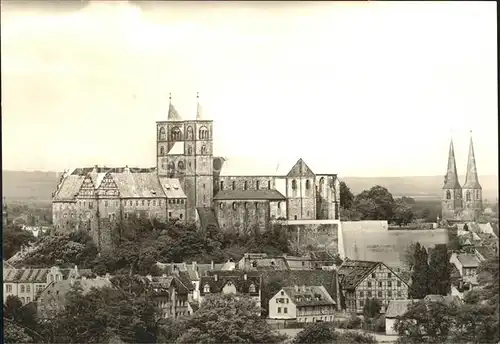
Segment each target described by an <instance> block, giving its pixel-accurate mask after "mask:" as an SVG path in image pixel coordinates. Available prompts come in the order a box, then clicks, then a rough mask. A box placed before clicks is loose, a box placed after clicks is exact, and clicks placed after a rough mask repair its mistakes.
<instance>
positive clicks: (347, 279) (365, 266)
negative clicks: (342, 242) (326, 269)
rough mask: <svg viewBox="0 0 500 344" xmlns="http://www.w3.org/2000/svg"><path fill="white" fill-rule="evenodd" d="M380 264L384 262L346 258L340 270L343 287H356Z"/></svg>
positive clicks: (347, 288) (348, 288)
mask: <svg viewBox="0 0 500 344" xmlns="http://www.w3.org/2000/svg"><path fill="white" fill-rule="evenodd" d="M380 264H382V263H381V262H369V261H363V260H346V261H345V262H344V263H343V264H342V265H341V266H340V268H339V270H338V274H339V278H340V284H341V285H342V288H344V289H346V290H351V289H355V288H356V287H357V286H358V284H359V283H361V281H363V280H364V279H365V278H366V276H368V274H370V272H372V271H373V270H375V268H376V267H377V266H379V265H380Z"/></svg>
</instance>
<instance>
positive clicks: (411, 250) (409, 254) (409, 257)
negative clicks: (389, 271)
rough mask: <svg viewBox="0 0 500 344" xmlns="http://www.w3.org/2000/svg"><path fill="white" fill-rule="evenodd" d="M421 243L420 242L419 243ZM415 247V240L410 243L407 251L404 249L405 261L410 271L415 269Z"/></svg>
mask: <svg viewBox="0 0 500 344" xmlns="http://www.w3.org/2000/svg"><path fill="white" fill-rule="evenodd" d="M419 245H420V244H419ZM415 247H416V243H415V242H411V243H409V244H408V245H407V246H406V248H405V251H404V254H403V259H402V260H403V263H404V264H405V265H406V267H407V269H408V271H411V270H412V269H413V265H414V264H415V260H414V258H415Z"/></svg>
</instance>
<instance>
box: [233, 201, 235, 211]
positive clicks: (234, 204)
mask: <svg viewBox="0 0 500 344" xmlns="http://www.w3.org/2000/svg"><path fill="white" fill-rule="evenodd" d="M233 210H236V202H233Z"/></svg>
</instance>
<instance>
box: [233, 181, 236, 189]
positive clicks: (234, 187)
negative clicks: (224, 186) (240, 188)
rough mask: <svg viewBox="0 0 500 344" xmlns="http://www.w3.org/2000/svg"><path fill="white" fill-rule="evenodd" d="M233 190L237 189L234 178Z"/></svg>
mask: <svg viewBox="0 0 500 344" xmlns="http://www.w3.org/2000/svg"><path fill="white" fill-rule="evenodd" d="M233 190H236V182H235V181H234V180H233Z"/></svg>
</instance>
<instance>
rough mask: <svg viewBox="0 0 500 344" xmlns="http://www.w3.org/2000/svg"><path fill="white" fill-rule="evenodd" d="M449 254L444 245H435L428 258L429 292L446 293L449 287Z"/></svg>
mask: <svg viewBox="0 0 500 344" xmlns="http://www.w3.org/2000/svg"><path fill="white" fill-rule="evenodd" d="M449 261H450V256H449V254H448V249H447V247H446V245H436V246H435V248H434V249H433V250H432V251H431V255H430V259H429V275H428V286H429V293H430V294H438V295H447V294H448V293H449V291H450V288H451V267H450V263H449Z"/></svg>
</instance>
